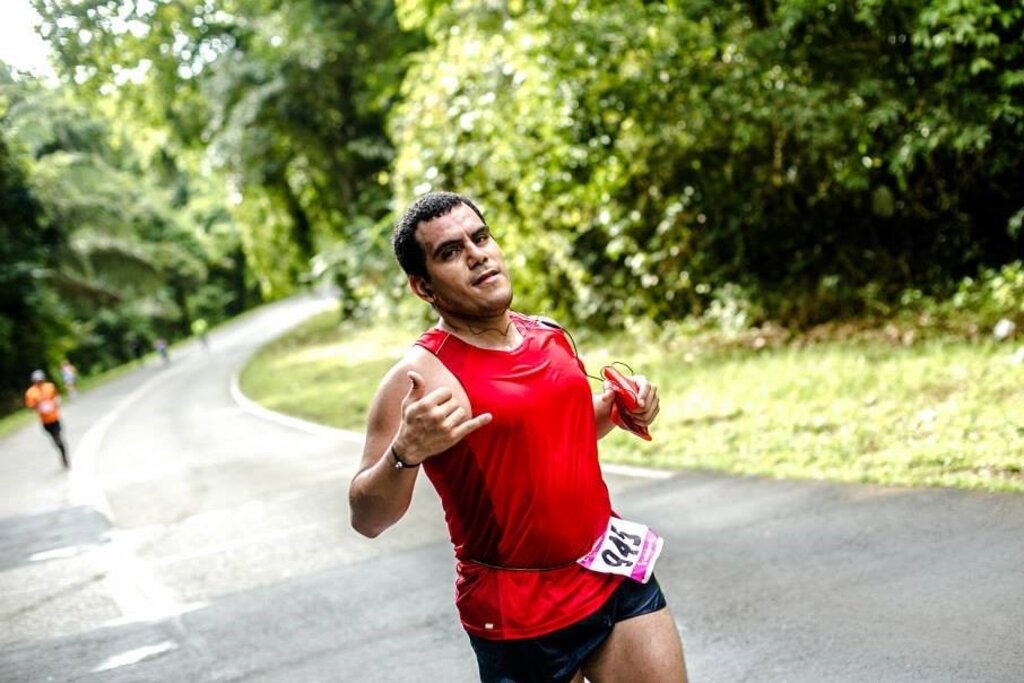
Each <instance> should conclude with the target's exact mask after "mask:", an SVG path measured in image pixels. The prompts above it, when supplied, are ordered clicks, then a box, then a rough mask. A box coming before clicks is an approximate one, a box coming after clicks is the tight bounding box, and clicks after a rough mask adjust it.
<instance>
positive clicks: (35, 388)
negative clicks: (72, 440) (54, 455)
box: [25, 370, 70, 469]
mask: <svg viewBox="0 0 1024 683" xmlns="http://www.w3.org/2000/svg"><path fill="white" fill-rule="evenodd" d="M25 405H26V406H27V407H28V408H30V409H32V410H34V411H36V412H37V413H39V419H40V421H41V422H42V423H43V429H45V430H46V432H47V433H48V434H49V435H50V438H52V439H53V443H54V444H55V445H56V446H57V450H59V451H60V461H61V464H62V465H64V469H67V468H68V467H70V463H69V462H68V449H67V446H65V445H64V439H63V438H62V437H61V424H60V392H58V391H57V386H56V385H55V384H54V383H53V382H47V381H46V373H45V372H43V371H42V370H35V371H33V373H32V386H30V387H29V388H28V390H27V391H25Z"/></svg>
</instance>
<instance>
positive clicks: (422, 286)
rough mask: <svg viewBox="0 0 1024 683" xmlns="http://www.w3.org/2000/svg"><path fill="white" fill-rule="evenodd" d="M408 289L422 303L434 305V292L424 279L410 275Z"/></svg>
mask: <svg viewBox="0 0 1024 683" xmlns="http://www.w3.org/2000/svg"><path fill="white" fill-rule="evenodd" d="M409 289H411V290H412V293H413V294H415V295H416V296H418V297H419V298H421V299H423V300H424V301H426V302H428V303H434V290H433V289H431V288H430V283H429V282H428V281H427V279H426V278H422V277H420V276H419V275H410V276H409Z"/></svg>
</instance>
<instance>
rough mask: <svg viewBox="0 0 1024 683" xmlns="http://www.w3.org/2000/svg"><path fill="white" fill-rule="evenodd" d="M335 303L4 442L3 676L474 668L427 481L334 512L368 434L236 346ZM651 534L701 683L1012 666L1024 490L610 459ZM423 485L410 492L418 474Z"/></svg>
mask: <svg viewBox="0 0 1024 683" xmlns="http://www.w3.org/2000/svg"><path fill="white" fill-rule="evenodd" d="M326 303H327V301H326V300H322V299H316V298H314V297H305V298H299V299H293V300H290V301H287V302H280V303H278V304H275V305H272V306H269V307H266V308H263V309H261V310H259V311H256V312H254V313H252V314H250V315H248V316H245V317H244V318H243V319H242V320H239V321H236V322H235V323H233V324H231V325H229V326H227V327H225V328H223V329H218V330H217V331H216V332H215V333H214V334H213V335H211V347H210V349H209V350H204V349H202V348H201V347H198V346H186V347H183V348H180V349H175V350H174V352H173V357H172V363H171V365H169V366H163V365H162V364H160V363H158V362H157V361H150V362H149V363H148V364H147V365H146V366H144V367H142V368H139V369H138V370H137V371H136V372H134V373H133V374H131V375H128V376H125V377H122V378H120V379H118V380H117V381H114V382H111V383H109V384H106V385H104V386H102V387H99V388H97V389H95V390H93V391H90V392H88V393H87V394H83V395H81V396H80V397H79V398H78V400H77V401H75V402H74V403H72V404H70V405H68V406H67V407H66V409H65V423H66V428H67V433H68V436H69V439H70V441H71V442H72V455H73V463H74V468H73V471H72V473H71V475H70V476H68V475H66V474H65V473H64V472H63V471H62V470H61V469H60V467H59V464H58V459H57V455H56V452H55V451H53V450H52V448H51V447H50V445H49V443H48V441H47V439H46V436H45V434H44V433H43V432H42V431H41V430H40V429H39V428H38V427H37V426H35V425H33V426H31V427H29V428H26V429H24V430H21V431H19V432H17V433H15V434H13V435H11V436H9V437H8V438H6V439H3V440H0V617H2V619H0V681H19V682H20V681H268V682H270V681H274V682H282V683H283V682H285V681H288V682H294V681H299V682H306V681H357V682H358V681H430V682H431V683H447V682H452V683H460V682H463V681H467V682H468V681H474V680H476V676H475V664H474V661H473V657H472V653H471V651H470V648H469V645H468V642H467V641H466V638H465V635H464V634H463V632H462V631H461V629H460V628H459V626H458V622H457V619H456V616H455V611H454V607H453V605H452V596H453V587H452V581H453V578H454V577H453V571H452V553H451V547H450V545H449V543H448V542H447V540H446V536H445V531H444V527H443V521H442V519H441V513H440V508H439V506H438V503H437V500H436V497H435V496H434V494H433V492H432V491H431V490H430V488H429V486H428V485H423V486H420V487H419V488H418V489H417V495H416V497H415V501H414V504H413V507H412V509H411V510H410V513H409V515H407V517H406V518H405V519H404V520H403V521H402V522H401V523H400V524H399V525H397V526H396V527H395V528H393V529H391V530H389V531H388V532H387V533H385V534H384V535H383V536H382V537H381V538H379V539H377V540H375V541H369V540H367V539H364V538H362V537H360V536H358V535H357V534H355V533H354V532H353V531H351V529H350V528H349V525H348V513H347V504H346V488H347V484H348V480H349V478H350V477H351V476H352V474H353V473H354V471H355V467H356V463H357V461H358V452H359V448H360V443H361V437H360V435H358V434H349V433H344V432H340V431H337V430H329V429H323V428H317V427H314V426H310V425H306V424H303V423H297V422H295V423H289V422H288V421H283V420H280V419H278V418H275V417H274V416H272V415H266V414H263V413H261V412H260V410H259V409H258V408H256V407H254V406H252V405H251V404H249V403H248V402H247V401H246V400H245V399H244V397H240V396H238V394H237V392H236V391H233V378H234V376H235V374H236V373H237V371H238V369H239V368H240V367H241V366H242V365H243V364H244V362H245V359H246V358H247V357H248V355H249V354H250V353H251V352H252V351H253V350H254V349H256V348H257V347H258V346H259V345H261V344H263V343H264V342H265V341H267V340H268V339H270V338H272V337H274V336H276V335H277V334H279V333H281V332H282V331H284V330H286V329H288V328H289V327H290V326H292V325H294V324H295V323H296V322H298V321H299V320H301V319H303V318H305V317H306V316H308V315H310V314H311V313H313V312H314V311H316V310H319V309H320V308H321V307H322V306H324V305H325V304H326ZM608 481H609V484H610V488H611V489H612V495H613V500H614V503H615V505H616V508H617V509H618V510H619V511H620V512H622V513H623V514H625V515H626V516H627V517H630V518H633V519H637V520H639V521H644V522H647V523H649V524H651V525H652V526H653V527H655V528H656V529H657V530H658V531H659V532H660V533H661V534H662V535H663V536H664V537H665V539H666V547H665V551H664V553H663V554H662V558H661V560H660V561H659V565H658V572H657V573H658V576H659V580H660V582H661V583H662V585H663V587H664V588H665V591H666V593H667V595H668V598H669V602H670V605H671V606H672V609H673V613H674V615H675V617H676V621H677V624H678V625H679V628H680V631H681V633H682V635H683V639H684V643H685V646H686V649H687V661H688V664H689V669H690V674H691V679H692V680H693V681H694V682H695V683H711V682H715V683H719V682H720V683H726V682H733V681H765V682H770V683H776V682H789V683H803V682H807V683H810V682H821V681H853V682H859V681H864V682H868V681H870V682H872V683H875V682H878V681H881V682H883V683H884V682H889V681H892V682H900V681H978V682H985V683H995V682H1002V681H1006V682H1008V683H1009V682H1014V683H1016V682H1019V681H1021V680H1024V674H1022V673H1021V672H1022V671H1024V496H1019V495H1005V494H1003V495H998V494H983V493H969V492H960V491H949V490H940V489H927V490H906V489H894V488H882V487H873V486H843V485H833V484H825V483H814V482H778V481H769V480H761V479H752V478H734V477H725V476H720V475H713V474H707V473H699V472H689V473H682V474H679V475H676V476H673V477H670V478H654V477H649V476H630V475H629V474H628V473H627V474H624V473H621V472H609V474H608ZM422 483H424V484H425V482H422Z"/></svg>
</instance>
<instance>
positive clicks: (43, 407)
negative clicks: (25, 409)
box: [36, 400, 53, 413]
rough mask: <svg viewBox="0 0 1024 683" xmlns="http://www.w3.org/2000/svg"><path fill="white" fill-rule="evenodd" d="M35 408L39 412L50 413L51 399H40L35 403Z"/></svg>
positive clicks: (51, 409) (51, 410) (51, 407)
mask: <svg viewBox="0 0 1024 683" xmlns="http://www.w3.org/2000/svg"><path fill="white" fill-rule="evenodd" d="M36 410H38V411H39V412H40V413H52V412H53V401H46V400H43V401H40V402H39V403H37V404H36Z"/></svg>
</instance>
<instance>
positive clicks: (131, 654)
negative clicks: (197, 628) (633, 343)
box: [92, 640, 178, 673]
mask: <svg viewBox="0 0 1024 683" xmlns="http://www.w3.org/2000/svg"><path fill="white" fill-rule="evenodd" d="M177 649H178V644H177V643H174V642H172V641H170V640H165V641H164V642H162V643H158V644H157V645H147V646H146V647H138V648H135V649H134V650H128V651H127V652H122V653H121V654H119V655H114V656H113V657H110V658H108V659H107V660H106V661H104V662H103V663H102V664H100V665H99V666H97V667H96V668H95V669H93V670H92V673H99V672H101V671H110V670H111V669H120V668H121V667H123V666H131V665H132V664H138V663H139V662H141V661H142V660H144V659H149V658H150V657H155V656H157V655H160V654H163V653H164V652H170V651H171V650H177Z"/></svg>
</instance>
